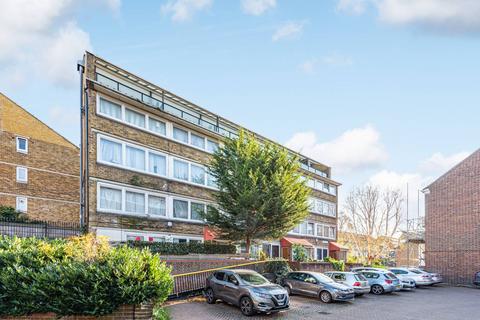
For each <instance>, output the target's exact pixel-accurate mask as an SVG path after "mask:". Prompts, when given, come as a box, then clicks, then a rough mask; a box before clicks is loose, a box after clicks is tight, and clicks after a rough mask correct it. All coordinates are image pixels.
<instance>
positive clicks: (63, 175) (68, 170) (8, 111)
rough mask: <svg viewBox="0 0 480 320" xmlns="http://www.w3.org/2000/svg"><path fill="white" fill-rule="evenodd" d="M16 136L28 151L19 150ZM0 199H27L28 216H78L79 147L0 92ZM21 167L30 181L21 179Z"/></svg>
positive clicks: (12, 202) (74, 219)
mask: <svg viewBox="0 0 480 320" xmlns="http://www.w3.org/2000/svg"><path fill="white" fill-rule="evenodd" d="M17 137H23V138H26V139H27V141H28V152H27V153H22V152H18V151H17V142H16V141H17V140H16V138H17ZM0 150H1V152H0V205H6V206H12V207H14V208H15V207H16V199H17V197H25V198H26V199H27V212H26V214H27V216H28V217H29V218H31V219H36V220H48V221H62V222H79V198H80V194H79V185H80V182H79V149H78V148H77V147H76V146H75V145H73V144H72V143H70V142H69V141H67V140H66V139H65V138H63V137H62V136H60V135H59V134H58V133H56V132H55V131H53V130H52V129H50V128H49V127H48V126H46V125H45V124H43V123H42V122H41V121H40V120H38V119H37V118H35V117H34V116H32V115H31V114H29V113H28V112H27V111H26V110H24V109H23V108H21V107H20V106H18V105H17V104H15V103H14V102H13V101H11V100H9V99H8V98H7V97H5V96H4V95H2V94H0ZM17 167H23V168H26V169H27V177H28V179H27V182H17V175H16V171H17Z"/></svg>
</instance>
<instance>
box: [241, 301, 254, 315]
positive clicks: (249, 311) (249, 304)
mask: <svg viewBox="0 0 480 320" xmlns="http://www.w3.org/2000/svg"><path fill="white" fill-rule="evenodd" d="M240 310H241V311H242V313H243V315H245V316H248V317H249V316H251V315H253V313H254V310H253V301H252V299H250V298H249V297H243V298H242V299H240Z"/></svg>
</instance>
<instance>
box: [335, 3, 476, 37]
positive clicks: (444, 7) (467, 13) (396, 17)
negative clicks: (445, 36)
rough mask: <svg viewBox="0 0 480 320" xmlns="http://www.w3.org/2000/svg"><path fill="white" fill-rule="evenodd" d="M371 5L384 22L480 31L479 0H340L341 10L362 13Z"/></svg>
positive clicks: (428, 27)
mask: <svg viewBox="0 0 480 320" xmlns="http://www.w3.org/2000/svg"><path fill="white" fill-rule="evenodd" d="M369 5H371V6H372V7H374V8H375V9H376V10H377V11H378V17H379V19H380V21H382V22H385V23H389V24H394V25H414V26H418V27H420V28H424V29H428V30H434V31H443V32H447V33H454V32H457V33H458V32H467V33H468V32H470V33H472V32H476V33H478V32H480V1H478V0H339V1H338V2H337V10H338V11H342V12H347V13H353V14H362V13H364V12H365V11H366V9H367V8H368V6H369Z"/></svg>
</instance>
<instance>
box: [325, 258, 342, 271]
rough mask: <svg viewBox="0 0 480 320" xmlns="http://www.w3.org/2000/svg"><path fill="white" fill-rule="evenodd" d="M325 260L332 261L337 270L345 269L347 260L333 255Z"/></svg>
mask: <svg viewBox="0 0 480 320" xmlns="http://www.w3.org/2000/svg"><path fill="white" fill-rule="evenodd" d="M324 260H325V262H329V263H331V264H332V266H333V269H334V270H335V271H345V262H344V261H343V260H336V259H334V258H331V257H326V258H325V259H324Z"/></svg>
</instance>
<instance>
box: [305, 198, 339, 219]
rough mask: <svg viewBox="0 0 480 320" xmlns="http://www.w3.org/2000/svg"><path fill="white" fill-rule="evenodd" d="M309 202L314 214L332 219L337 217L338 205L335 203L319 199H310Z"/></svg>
mask: <svg viewBox="0 0 480 320" xmlns="http://www.w3.org/2000/svg"><path fill="white" fill-rule="evenodd" d="M309 202H310V210H311V211H312V212H314V213H318V214H322V215H325V216H330V217H335V216H337V205H336V204H335V203H333V202H330V201H326V200H322V199H317V198H310V199H309Z"/></svg>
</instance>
